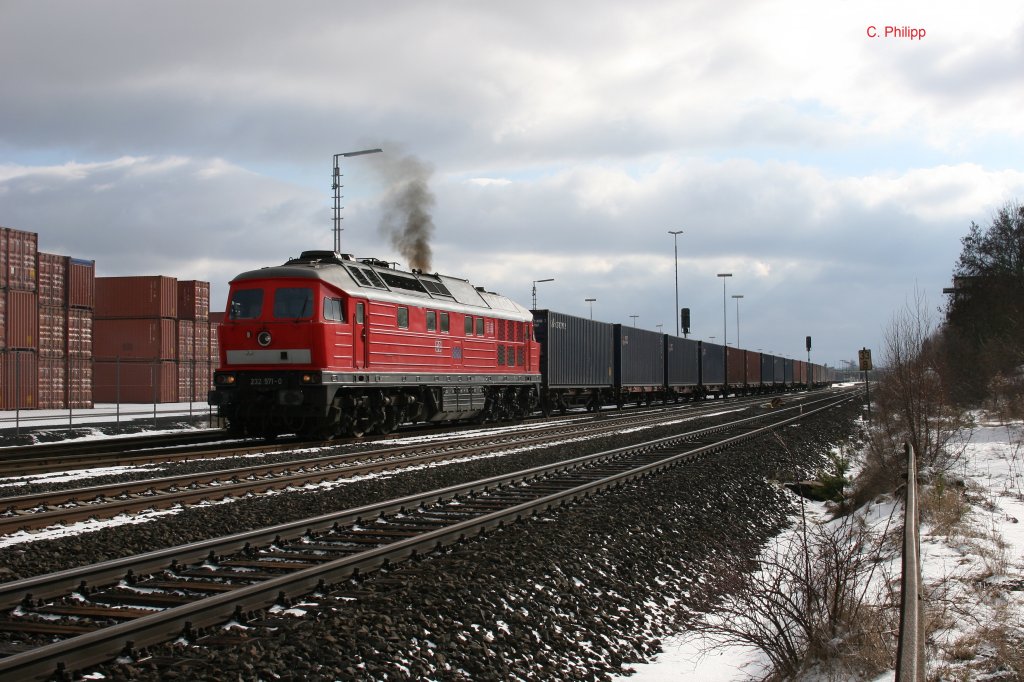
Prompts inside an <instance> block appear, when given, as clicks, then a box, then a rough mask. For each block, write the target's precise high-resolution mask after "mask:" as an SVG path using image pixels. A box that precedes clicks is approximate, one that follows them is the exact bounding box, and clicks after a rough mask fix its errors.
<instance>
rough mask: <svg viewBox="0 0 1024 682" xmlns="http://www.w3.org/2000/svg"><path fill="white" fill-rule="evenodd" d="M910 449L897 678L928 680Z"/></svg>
mask: <svg viewBox="0 0 1024 682" xmlns="http://www.w3.org/2000/svg"><path fill="white" fill-rule="evenodd" d="M904 449H905V450H906V453H907V499H906V502H905V504H904V510H903V514H904V519H903V585H902V588H901V589H900V636H899V644H898V645H897V647H896V680H897V682H924V679H925V659H924V651H925V609H924V604H923V603H922V599H923V595H922V593H921V514H920V509H919V508H918V504H917V461H916V459H915V456H914V446H912V445H911V444H910V443H904Z"/></svg>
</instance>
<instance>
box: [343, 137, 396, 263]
mask: <svg viewBox="0 0 1024 682" xmlns="http://www.w3.org/2000/svg"><path fill="white" fill-rule="evenodd" d="M381 151H383V150H381V149H362V150H360V151H358V152H341V153H340V154H335V155H334V179H333V181H332V182H331V189H332V190H334V207H333V210H334V230H333V231H334V252H335V253H341V208H342V207H341V166H340V165H339V163H338V159H339V158H341V157H343V156H344V157H345V158H349V157H352V156H362V155H363V154H376V153H378V152H381Z"/></svg>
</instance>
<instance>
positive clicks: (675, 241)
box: [668, 230, 683, 336]
mask: <svg viewBox="0 0 1024 682" xmlns="http://www.w3.org/2000/svg"><path fill="white" fill-rule="evenodd" d="M668 233H669V234H670V235H672V244H673V247H674V251H675V256H676V309H675V312H673V313H672V317H674V318H676V336H679V235H681V234H682V233H683V231H682V230H669V231H668Z"/></svg>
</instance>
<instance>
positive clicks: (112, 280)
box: [95, 275, 178, 320]
mask: <svg viewBox="0 0 1024 682" xmlns="http://www.w3.org/2000/svg"><path fill="white" fill-rule="evenodd" d="M177 316H178V280H176V279H175V278H173V277H163V276H161V275H152V276H146V277H97V278H96V314H95V318H96V319H97V320H99V319H117V318H156V317H177Z"/></svg>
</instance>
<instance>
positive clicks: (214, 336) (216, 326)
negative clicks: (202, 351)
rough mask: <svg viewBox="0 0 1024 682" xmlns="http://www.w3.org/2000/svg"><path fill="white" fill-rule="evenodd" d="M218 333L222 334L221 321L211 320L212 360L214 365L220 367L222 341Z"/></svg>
mask: <svg viewBox="0 0 1024 682" xmlns="http://www.w3.org/2000/svg"><path fill="white" fill-rule="evenodd" d="M218 334H220V323H219V322H211V323H210V362H212V363H213V366H214V367H218V366H219V365H220V342H219V339H220V337H219V336H218Z"/></svg>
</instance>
